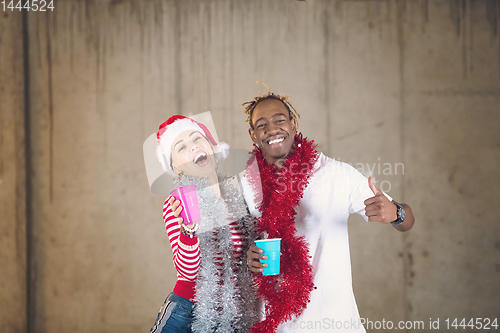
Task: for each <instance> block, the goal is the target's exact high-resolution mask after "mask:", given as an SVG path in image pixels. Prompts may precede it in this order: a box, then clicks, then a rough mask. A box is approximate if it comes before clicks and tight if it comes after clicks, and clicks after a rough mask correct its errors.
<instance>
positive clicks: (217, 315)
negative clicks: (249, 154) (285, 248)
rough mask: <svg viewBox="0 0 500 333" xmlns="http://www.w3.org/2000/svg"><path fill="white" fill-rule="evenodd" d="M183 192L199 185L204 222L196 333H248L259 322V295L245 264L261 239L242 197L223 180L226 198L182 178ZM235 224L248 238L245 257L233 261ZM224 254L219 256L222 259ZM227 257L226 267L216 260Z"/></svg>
mask: <svg viewBox="0 0 500 333" xmlns="http://www.w3.org/2000/svg"><path fill="white" fill-rule="evenodd" d="M176 182H177V185H178V186H185V185H192V184H194V185H197V193H198V195H199V206H200V215H201V221H200V222H199V226H198V231H197V234H198V238H199V240H200V245H199V247H200V255H201V264H200V269H199V271H198V274H197V278H196V287H195V297H194V302H195V303H196V305H195V308H194V322H193V324H192V326H191V328H192V330H193V332H199V333H210V332H220V333H230V332H248V331H249V329H250V327H251V326H252V324H253V323H254V322H255V321H256V320H257V313H258V309H257V294H256V289H255V286H254V284H253V281H252V272H251V271H250V270H249V268H248V266H247V264H246V259H247V254H246V253H247V250H248V248H249V247H250V244H252V243H253V241H254V240H255V239H256V225H255V220H254V218H253V217H252V216H251V215H250V214H249V212H248V209H247V206H246V204H245V201H244V199H243V196H242V193H241V191H240V190H238V189H237V188H236V187H235V186H233V185H232V184H231V182H230V180H229V179H220V181H219V186H220V190H221V197H219V196H217V195H216V194H215V192H214V191H213V190H212V189H211V188H210V186H208V183H207V181H206V179H201V178H195V177H189V176H185V175H182V176H181V177H179V178H178V179H177V181H176ZM230 220H236V221H237V222H238V224H239V226H240V228H241V230H242V231H243V233H244V235H245V236H244V237H245V239H244V240H243V244H242V245H243V246H242V253H241V257H240V258H239V259H236V258H235V256H234V243H233V240H232V239H231V229H230V227H229V223H230ZM219 254H220V255H219ZM216 256H217V257H222V265H223V266H220V265H217V264H216V263H215V257H216Z"/></svg>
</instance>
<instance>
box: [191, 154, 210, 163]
mask: <svg viewBox="0 0 500 333" xmlns="http://www.w3.org/2000/svg"><path fill="white" fill-rule="evenodd" d="M193 163H194V164H196V165H197V166H205V165H207V164H208V155H207V153H205V152H199V153H197V154H196V156H195V157H194V159H193Z"/></svg>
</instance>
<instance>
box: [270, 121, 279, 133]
mask: <svg viewBox="0 0 500 333" xmlns="http://www.w3.org/2000/svg"><path fill="white" fill-rule="evenodd" d="M279 129H280V127H279V126H278V125H276V124H275V123H273V122H272V121H271V122H269V125H268V126H267V134H271V135H272V134H276V133H277V132H278V130H279Z"/></svg>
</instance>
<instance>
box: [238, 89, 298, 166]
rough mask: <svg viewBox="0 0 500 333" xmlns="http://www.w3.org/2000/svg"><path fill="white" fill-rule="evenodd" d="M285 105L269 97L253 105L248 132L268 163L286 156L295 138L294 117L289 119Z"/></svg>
mask: <svg viewBox="0 0 500 333" xmlns="http://www.w3.org/2000/svg"><path fill="white" fill-rule="evenodd" d="M290 118H291V117H290V113H289V112H288V109H287V107H286V106H285V104H283V103H282V102H281V101H280V100H277V99H274V98H269V99H266V100H263V101H262V102H260V103H259V104H257V106H256V107H255V109H254V111H253V114H252V119H251V122H252V124H253V128H250V129H249V130H248V132H249V133H250V137H251V138H252V141H253V142H254V143H255V144H256V145H258V146H259V147H260V148H261V149H262V153H263V155H264V157H265V158H266V160H267V162H268V163H270V164H276V162H278V161H279V160H280V159H284V158H286V156H287V155H288V154H289V153H290V150H291V149H292V145H293V142H294V138H295V132H296V124H295V119H293V118H292V119H290Z"/></svg>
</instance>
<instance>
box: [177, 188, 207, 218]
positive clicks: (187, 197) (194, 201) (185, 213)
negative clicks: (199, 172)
mask: <svg viewBox="0 0 500 333" xmlns="http://www.w3.org/2000/svg"><path fill="white" fill-rule="evenodd" d="M170 194H171V195H172V196H173V197H174V198H175V200H179V201H180V202H181V206H182V211H181V217H182V218H183V220H184V224H185V225H192V224H195V223H198V222H200V220H201V217H200V207H199V206H198V195H197V193H196V185H186V186H181V187H179V188H176V189H175V190H173V191H172V192H170Z"/></svg>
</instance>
